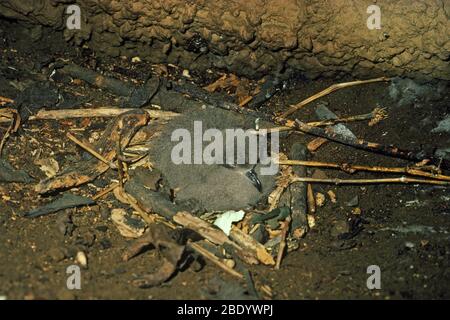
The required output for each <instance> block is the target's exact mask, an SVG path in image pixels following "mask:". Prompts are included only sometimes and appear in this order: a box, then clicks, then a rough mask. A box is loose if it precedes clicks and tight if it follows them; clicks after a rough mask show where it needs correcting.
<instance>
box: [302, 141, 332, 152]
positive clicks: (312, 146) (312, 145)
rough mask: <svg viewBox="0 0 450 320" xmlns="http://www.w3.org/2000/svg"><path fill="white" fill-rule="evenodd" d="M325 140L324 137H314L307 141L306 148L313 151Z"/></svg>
mask: <svg viewBox="0 0 450 320" xmlns="http://www.w3.org/2000/svg"><path fill="white" fill-rule="evenodd" d="M327 141H328V140H327V139H325V138H315V139H314V140H312V141H310V142H309V143H308V145H307V146H306V148H308V150H309V152H315V151H317V150H318V149H319V148H320V147H321V146H322V145H323V144H324V143H325V142H327Z"/></svg>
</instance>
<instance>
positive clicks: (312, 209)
mask: <svg viewBox="0 0 450 320" xmlns="http://www.w3.org/2000/svg"><path fill="white" fill-rule="evenodd" d="M306 197H307V200H308V211H309V213H310V214H314V213H316V198H315V197H314V191H313V188H312V185H311V184H310V183H308V186H307V189H306Z"/></svg>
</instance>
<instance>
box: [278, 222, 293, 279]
mask: <svg viewBox="0 0 450 320" xmlns="http://www.w3.org/2000/svg"><path fill="white" fill-rule="evenodd" d="M290 224H291V216H288V217H287V218H286V220H285V221H284V224H283V229H282V230H281V242H280V246H279V248H278V255H277V263H276V264H275V270H279V269H280V266H281V260H282V259H283V254H284V249H285V248H286V235H287V233H288V231H289V226H290Z"/></svg>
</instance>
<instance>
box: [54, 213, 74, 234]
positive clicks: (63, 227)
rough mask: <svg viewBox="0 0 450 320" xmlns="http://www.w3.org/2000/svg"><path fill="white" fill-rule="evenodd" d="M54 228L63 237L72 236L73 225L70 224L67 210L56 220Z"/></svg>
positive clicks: (70, 217)
mask: <svg viewBox="0 0 450 320" xmlns="http://www.w3.org/2000/svg"><path fill="white" fill-rule="evenodd" d="M56 227H57V228H58V231H59V232H60V233H61V234H62V235H63V236H71V235H72V233H73V231H74V230H75V225H74V224H73V222H72V215H71V214H70V213H69V212H67V210H66V212H65V213H64V214H62V215H60V216H58V217H57V218H56Z"/></svg>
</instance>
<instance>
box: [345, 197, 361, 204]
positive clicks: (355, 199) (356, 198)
mask: <svg viewBox="0 0 450 320" xmlns="http://www.w3.org/2000/svg"><path fill="white" fill-rule="evenodd" d="M358 204H359V197H358V196H357V195H356V196H354V197H353V198H352V199H351V200H350V201H349V202H347V203H346V205H347V207H356V206H357V205H358Z"/></svg>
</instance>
